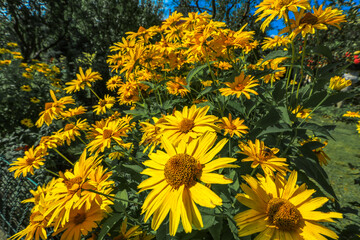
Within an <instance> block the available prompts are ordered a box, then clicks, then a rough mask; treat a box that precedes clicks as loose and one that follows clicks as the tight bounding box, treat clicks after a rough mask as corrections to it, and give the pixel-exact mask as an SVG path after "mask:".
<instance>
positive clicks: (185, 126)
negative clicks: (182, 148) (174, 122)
mask: <svg viewBox="0 0 360 240" xmlns="http://www.w3.org/2000/svg"><path fill="white" fill-rule="evenodd" d="M194 125H195V124H194V121H193V120H191V119H188V118H184V119H183V120H181V122H180V124H179V130H180V132H183V133H188V132H189V131H190V130H191V129H193V127H194Z"/></svg>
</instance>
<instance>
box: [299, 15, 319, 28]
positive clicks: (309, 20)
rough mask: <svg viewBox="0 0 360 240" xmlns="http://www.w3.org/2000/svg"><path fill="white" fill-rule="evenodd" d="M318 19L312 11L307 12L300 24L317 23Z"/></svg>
mask: <svg viewBox="0 0 360 240" xmlns="http://www.w3.org/2000/svg"><path fill="white" fill-rule="evenodd" d="M317 21H318V18H317V17H316V16H314V15H313V14H311V13H306V14H305V16H304V17H302V18H301V19H300V24H310V25H315V24H316V23H317Z"/></svg>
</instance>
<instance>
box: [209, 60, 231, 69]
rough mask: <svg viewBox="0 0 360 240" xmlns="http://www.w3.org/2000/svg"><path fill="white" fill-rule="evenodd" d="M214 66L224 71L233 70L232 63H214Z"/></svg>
mask: <svg viewBox="0 0 360 240" xmlns="http://www.w3.org/2000/svg"><path fill="white" fill-rule="evenodd" d="M212 65H213V66H214V67H217V68H220V69H222V70H229V69H230V68H232V65H231V64H230V63H228V62H224V61H220V62H214V63H213V64H212Z"/></svg>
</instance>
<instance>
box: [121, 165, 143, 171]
mask: <svg viewBox="0 0 360 240" xmlns="http://www.w3.org/2000/svg"><path fill="white" fill-rule="evenodd" d="M123 166H124V167H126V168H129V169H131V170H133V171H135V172H137V173H141V172H142V171H143V170H144V168H142V167H140V166H139V165H128V164H123Z"/></svg>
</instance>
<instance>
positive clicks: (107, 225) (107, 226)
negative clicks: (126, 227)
mask: <svg viewBox="0 0 360 240" xmlns="http://www.w3.org/2000/svg"><path fill="white" fill-rule="evenodd" d="M121 219H122V214H120V213H113V215H112V216H111V217H109V218H108V219H106V220H105V222H104V223H103V224H102V226H101V231H100V233H99V235H98V237H97V239H98V240H102V239H104V237H105V236H106V234H107V233H108V232H109V231H110V230H111V228H113V227H114V226H115V224H116V223H117V222H119V221H120V220H121Z"/></svg>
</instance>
